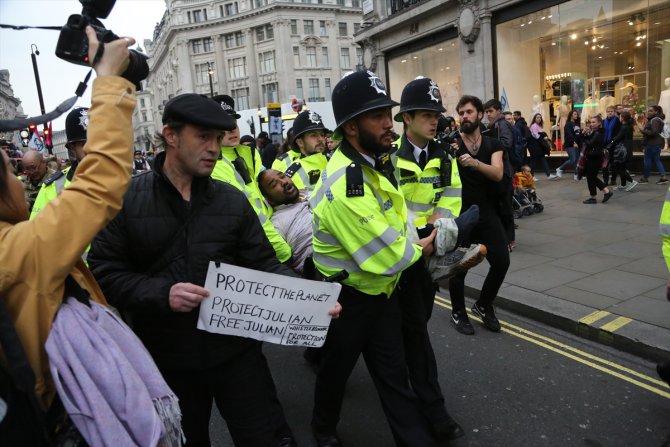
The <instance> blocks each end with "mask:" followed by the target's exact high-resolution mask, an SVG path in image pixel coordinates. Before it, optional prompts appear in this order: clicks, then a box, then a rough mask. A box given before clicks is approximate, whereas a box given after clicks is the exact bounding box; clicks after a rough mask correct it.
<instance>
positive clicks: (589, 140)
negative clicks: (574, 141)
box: [582, 115, 614, 204]
mask: <svg viewBox="0 0 670 447" xmlns="http://www.w3.org/2000/svg"><path fill="white" fill-rule="evenodd" d="M602 124H603V118H602V117H601V116H600V115H596V116H594V117H593V118H591V119H590V120H589V128H588V130H586V132H588V133H587V135H586V141H585V144H584V154H585V158H586V161H585V163H584V173H585V175H586V181H587V183H588V186H589V194H590V195H591V197H589V198H588V199H586V200H584V201H583V202H582V203H585V204H596V203H598V201H597V200H596V194H597V191H596V188H597V189H599V190H601V191H602V192H603V193H605V195H604V196H603V203H605V202H607V201H608V200H609V199H610V198H611V197H612V196H613V195H614V193H613V192H612V191H610V190H609V188H608V187H607V186H606V185H605V183H604V182H603V181H602V180H600V178H599V177H598V172H599V171H600V169H601V167H602V164H603V160H604V159H605V150H604V143H603V130H602Z"/></svg>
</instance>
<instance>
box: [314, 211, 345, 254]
mask: <svg viewBox="0 0 670 447" xmlns="http://www.w3.org/2000/svg"><path fill="white" fill-rule="evenodd" d="M312 219H313V220H312V233H313V235H314V237H315V238H316V239H318V240H319V241H320V242H324V243H326V244H329V245H333V246H335V247H341V246H342V244H340V241H338V240H337V239H336V238H335V236H333V235H332V234H328V233H324V232H323V231H320V230H319V222H321V219H319V216H317V215H316V214H314V213H312Z"/></svg>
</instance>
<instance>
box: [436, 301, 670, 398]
mask: <svg viewBox="0 0 670 447" xmlns="http://www.w3.org/2000/svg"><path fill="white" fill-rule="evenodd" d="M436 298H437V300H436V301H435V304H437V305H438V306H440V307H444V308H446V309H452V307H451V302H450V301H449V300H447V299H445V298H442V297H440V296H436ZM470 317H471V318H473V319H474V320H475V321H478V322H481V319H479V318H478V317H477V316H476V315H472V314H471V315H470ZM500 323H501V324H502V325H503V326H508V327H510V328H513V329H514V331H512V330H509V329H507V327H503V328H502V331H503V332H506V333H508V334H510V335H514V336H515V337H518V338H521V339H523V340H526V341H529V342H531V343H533V344H536V345H538V346H541V347H543V348H546V349H549V350H550V351H553V352H555V353H557V354H560V355H563V356H565V357H568V358H570V359H572V360H575V361H577V362H579V363H582V364H584V365H587V366H590V367H592V368H595V369H597V370H599V371H602V372H605V373H607V374H610V375H612V376H614V377H617V378H619V379H622V380H625V381H627V382H629V383H632V384H634V385H637V386H639V387H641V388H644V389H646V390H648V391H651V392H652V393H655V394H658V395H659V396H662V397H665V398H668V399H670V392H667V391H664V390H660V389H658V388H654V387H652V386H651V385H648V384H646V383H642V382H640V381H638V380H635V379H633V378H631V377H628V376H625V375H623V374H621V373H619V372H617V371H613V370H611V369H608V368H605V367H604V366H601V365H598V364H596V363H593V362H590V361H588V360H585V359H582V358H580V357H577V356H576V355H573V354H571V353H569V352H566V351H563V350H561V349H558V348H556V347H554V346H550V345H548V344H547V343H544V342H542V341H539V340H537V339H534V338H531V336H533V337H537V338H539V339H542V340H546V341H547V342H549V343H553V344H555V345H557V346H559V347H561V348H563V349H567V350H570V351H573V352H575V353H577V354H579V355H582V356H584V357H586V358H588V359H591V360H595V361H598V362H600V363H603V364H605V365H607V366H609V367H612V368H616V369H619V370H620V371H623V372H626V373H628V374H631V375H634V376H637V377H639V378H641V379H644V380H647V381H649V382H652V383H654V384H657V385H660V386H662V387H663V388H670V387H669V386H668V385H667V384H666V383H665V382H662V381H660V380H657V379H654V378H652V377H649V376H647V375H644V374H642V373H639V372H637V371H634V370H632V369H629V368H626V367H625V366H622V365H619V364H617V363H614V362H610V361H609V360H605V359H603V358H600V357H597V356H595V355H592V354H589V353H588V352H584V351H582V350H580V349H577V348H573V347H572V346H569V345H566V344H564V343H561V342H559V341H556V340H553V339H551V338H549V337H545V336H543V335H540V334H537V333H534V332H532V331H529V330H527V329H524V328H521V327H519V326H515V325H513V324H510V323H507V322H504V321H501V322H500ZM515 331H519V332H523V333H526V334H528V335H524V334H522V333H519V332H515Z"/></svg>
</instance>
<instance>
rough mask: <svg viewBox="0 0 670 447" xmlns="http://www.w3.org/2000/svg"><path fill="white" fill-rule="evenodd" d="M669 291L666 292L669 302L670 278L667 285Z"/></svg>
mask: <svg viewBox="0 0 670 447" xmlns="http://www.w3.org/2000/svg"><path fill="white" fill-rule="evenodd" d="M666 287H667V289H666V291H665V298H667V300H668V301H670V278H668V284H667V286H666Z"/></svg>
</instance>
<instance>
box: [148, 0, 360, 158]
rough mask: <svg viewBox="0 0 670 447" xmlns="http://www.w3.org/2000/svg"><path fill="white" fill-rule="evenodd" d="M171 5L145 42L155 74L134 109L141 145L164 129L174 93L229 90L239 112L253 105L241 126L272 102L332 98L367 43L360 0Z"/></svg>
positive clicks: (191, 0) (176, 0)
mask: <svg viewBox="0 0 670 447" xmlns="http://www.w3.org/2000/svg"><path fill="white" fill-rule="evenodd" d="M166 4H167V9H166V11H165V14H164V16H163V18H162V20H161V22H160V23H159V24H157V26H156V29H155V32H154V36H153V39H152V40H145V42H144V46H145V48H146V52H147V54H148V55H149V56H150V59H149V66H150V74H149V77H148V78H147V80H146V82H145V86H146V109H143V108H142V106H141V104H140V107H138V111H137V112H136V116H135V130H136V134H135V135H136V145H137V144H139V145H140V146H141V145H142V141H143V136H144V135H146V133H145V132H148V133H149V135H151V134H152V133H153V132H154V130H156V129H160V128H161V123H160V118H161V115H162V111H163V107H164V105H165V103H166V102H167V101H168V100H169V99H170V98H172V97H173V96H175V95H178V94H181V93H187V92H195V93H201V94H205V95H210V94H214V95H217V94H224V93H225V94H229V95H231V96H232V97H233V98H234V99H235V103H236V108H237V109H238V110H239V111H244V110H247V111H251V110H253V112H249V113H247V114H243V118H242V119H241V120H240V127H241V129H242V127H244V126H245V125H246V123H247V122H251V120H252V119H254V118H253V116H255V115H256V113H255V111H256V109H257V108H259V107H261V108H265V106H266V105H267V104H268V103H282V104H285V105H286V104H288V103H290V101H291V99H292V98H299V99H304V100H306V101H307V104H308V105H309V104H310V103H321V102H328V101H330V95H331V90H332V87H333V86H334V85H335V84H336V83H337V81H339V79H340V78H341V77H342V75H343V74H344V73H346V72H348V71H351V70H355V69H356V68H357V66H358V67H359V68H360V67H361V66H362V49H361V48H360V46H359V45H358V44H357V43H355V42H354V38H353V35H354V34H355V33H356V32H358V31H359V27H360V24H361V18H362V14H361V0H303V1H301V2H294V1H287V0H237V1H233V0H223V1H212V0H168V1H167V2H166ZM141 98H142V96H138V99H141ZM142 112H146V117H145V116H142ZM247 115H249V116H248V117H247ZM263 115H265V113H263ZM145 118H146V119H145ZM256 129H257V130H258V124H256ZM247 131H248V127H246V128H244V129H242V133H246V132H247ZM141 140H142V141H141Z"/></svg>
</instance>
